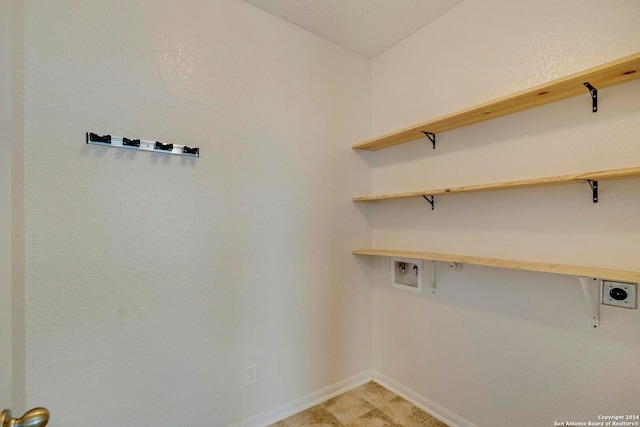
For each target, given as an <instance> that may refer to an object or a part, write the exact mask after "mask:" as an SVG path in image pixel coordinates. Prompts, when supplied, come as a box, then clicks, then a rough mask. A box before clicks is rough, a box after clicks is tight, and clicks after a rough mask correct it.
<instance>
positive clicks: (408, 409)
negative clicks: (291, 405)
mask: <svg viewBox="0 0 640 427" xmlns="http://www.w3.org/2000/svg"><path fill="white" fill-rule="evenodd" d="M269 427H447V425H446V424H444V423H442V422H440V421H438V420H437V419H435V418H433V417H432V416H430V415H429V414H427V413H426V412H424V411H423V410H421V409H419V408H417V407H415V406H414V405H412V404H411V403H409V402H407V401H406V400H404V399H403V398H401V397H400V396H398V395H397V394H395V393H392V392H391V391H389V390H387V389H386V388H384V387H382V386H381V385H379V384H376V383H374V382H373V381H372V382H368V383H366V384H364V385H361V386H360V387H357V388H355V389H353V390H351V391H348V392H346V393H344V394H341V395H340V396H336V397H334V398H333V399H329V400H327V401H326V402H323V403H321V404H319V405H316V406H314V407H312V408H309V409H307V410H306V411H302V412H300V413H297V414H295V415H292V416H290V417H288V418H286V419H284V420H282V421H280V422H278V423H275V424H272V425H271V426H269Z"/></svg>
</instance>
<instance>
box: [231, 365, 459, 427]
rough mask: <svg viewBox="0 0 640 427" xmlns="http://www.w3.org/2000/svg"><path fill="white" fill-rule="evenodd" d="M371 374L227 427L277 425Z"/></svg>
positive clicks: (361, 375) (361, 374) (343, 381)
mask: <svg viewBox="0 0 640 427" xmlns="http://www.w3.org/2000/svg"><path fill="white" fill-rule="evenodd" d="M372 373H373V371H365V372H362V373H360V374H358V375H354V376H353V377H351V378H347V379H345V380H342V381H339V382H337V383H335V384H333V385H330V386H328V387H325V388H323V389H320V390H318V391H315V392H313V393H310V394H307V395H306V396H303V397H300V398H298V399H295V400H292V401H291V402H289V403H285V404H284V405H280V406H277V407H275V408H273V409H269V410H267V411H265V412H261V413H259V414H257V415H254V416H253V417H251V418H246V419H244V420H242V421H240V422H237V423H235V424H231V425H230V426H229V427H266V426H268V425H270V424H273V423H277V422H278V421H280V420H283V419H285V418H287V417H289V416H291V415H293V414H297V413H298V412H300V411H304V410H305V409H309V408H311V407H312V406H315V405H317V404H318V403H322V402H324V401H325V400H327V399H331V398H332V397H335V396H337V395H339V394H342V393H345V392H347V391H349V390H351V389H354V388H356V387H358V386H361V385H362V384H365V383H367V382H369V381H371V379H372V378H373V375H372ZM407 400H408V399H407ZM470 426H471V425H470Z"/></svg>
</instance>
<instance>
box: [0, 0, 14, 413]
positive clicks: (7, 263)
mask: <svg viewBox="0 0 640 427" xmlns="http://www.w3.org/2000/svg"><path fill="white" fill-rule="evenodd" d="M11 170H12V169H11V3H10V2H9V0H0V407H10V406H11V389H12V387H11V366H12V364H11V337H12V333H11V324H12V322H11V314H12V312H11ZM0 409H1V408H0Z"/></svg>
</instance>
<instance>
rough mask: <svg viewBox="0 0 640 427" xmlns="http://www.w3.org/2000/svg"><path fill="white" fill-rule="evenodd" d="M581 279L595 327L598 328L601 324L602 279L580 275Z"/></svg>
mask: <svg viewBox="0 0 640 427" xmlns="http://www.w3.org/2000/svg"><path fill="white" fill-rule="evenodd" d="M579 279H580V286H581V287H582V293H583V295H584V301H585V302H586V304H587V310H589V315H590V316H591V320H592V322H593V323H592V324H593V327H594V328H598V327H599V326H600V288H601V286H602V280H600V279H595V278H594V279H590V278H587V277H582V276H580V277H579Z"/></svg>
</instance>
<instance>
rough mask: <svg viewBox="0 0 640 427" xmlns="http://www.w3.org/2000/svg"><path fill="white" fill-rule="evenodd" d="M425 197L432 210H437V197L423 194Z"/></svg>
mask: <svg viewBox="0 0 640 427" xmlns="http://www.w3.org/2000/svg"><path fill="white" fill-rule="evenodd" d="M422 198H423V199H425V200H426V201H427V202H428V203H429V204H430V205H431V210H435V208H436V207H435V202H436V201H435V199H434V196H431V198H429V196H422Z"/></svg>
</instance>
